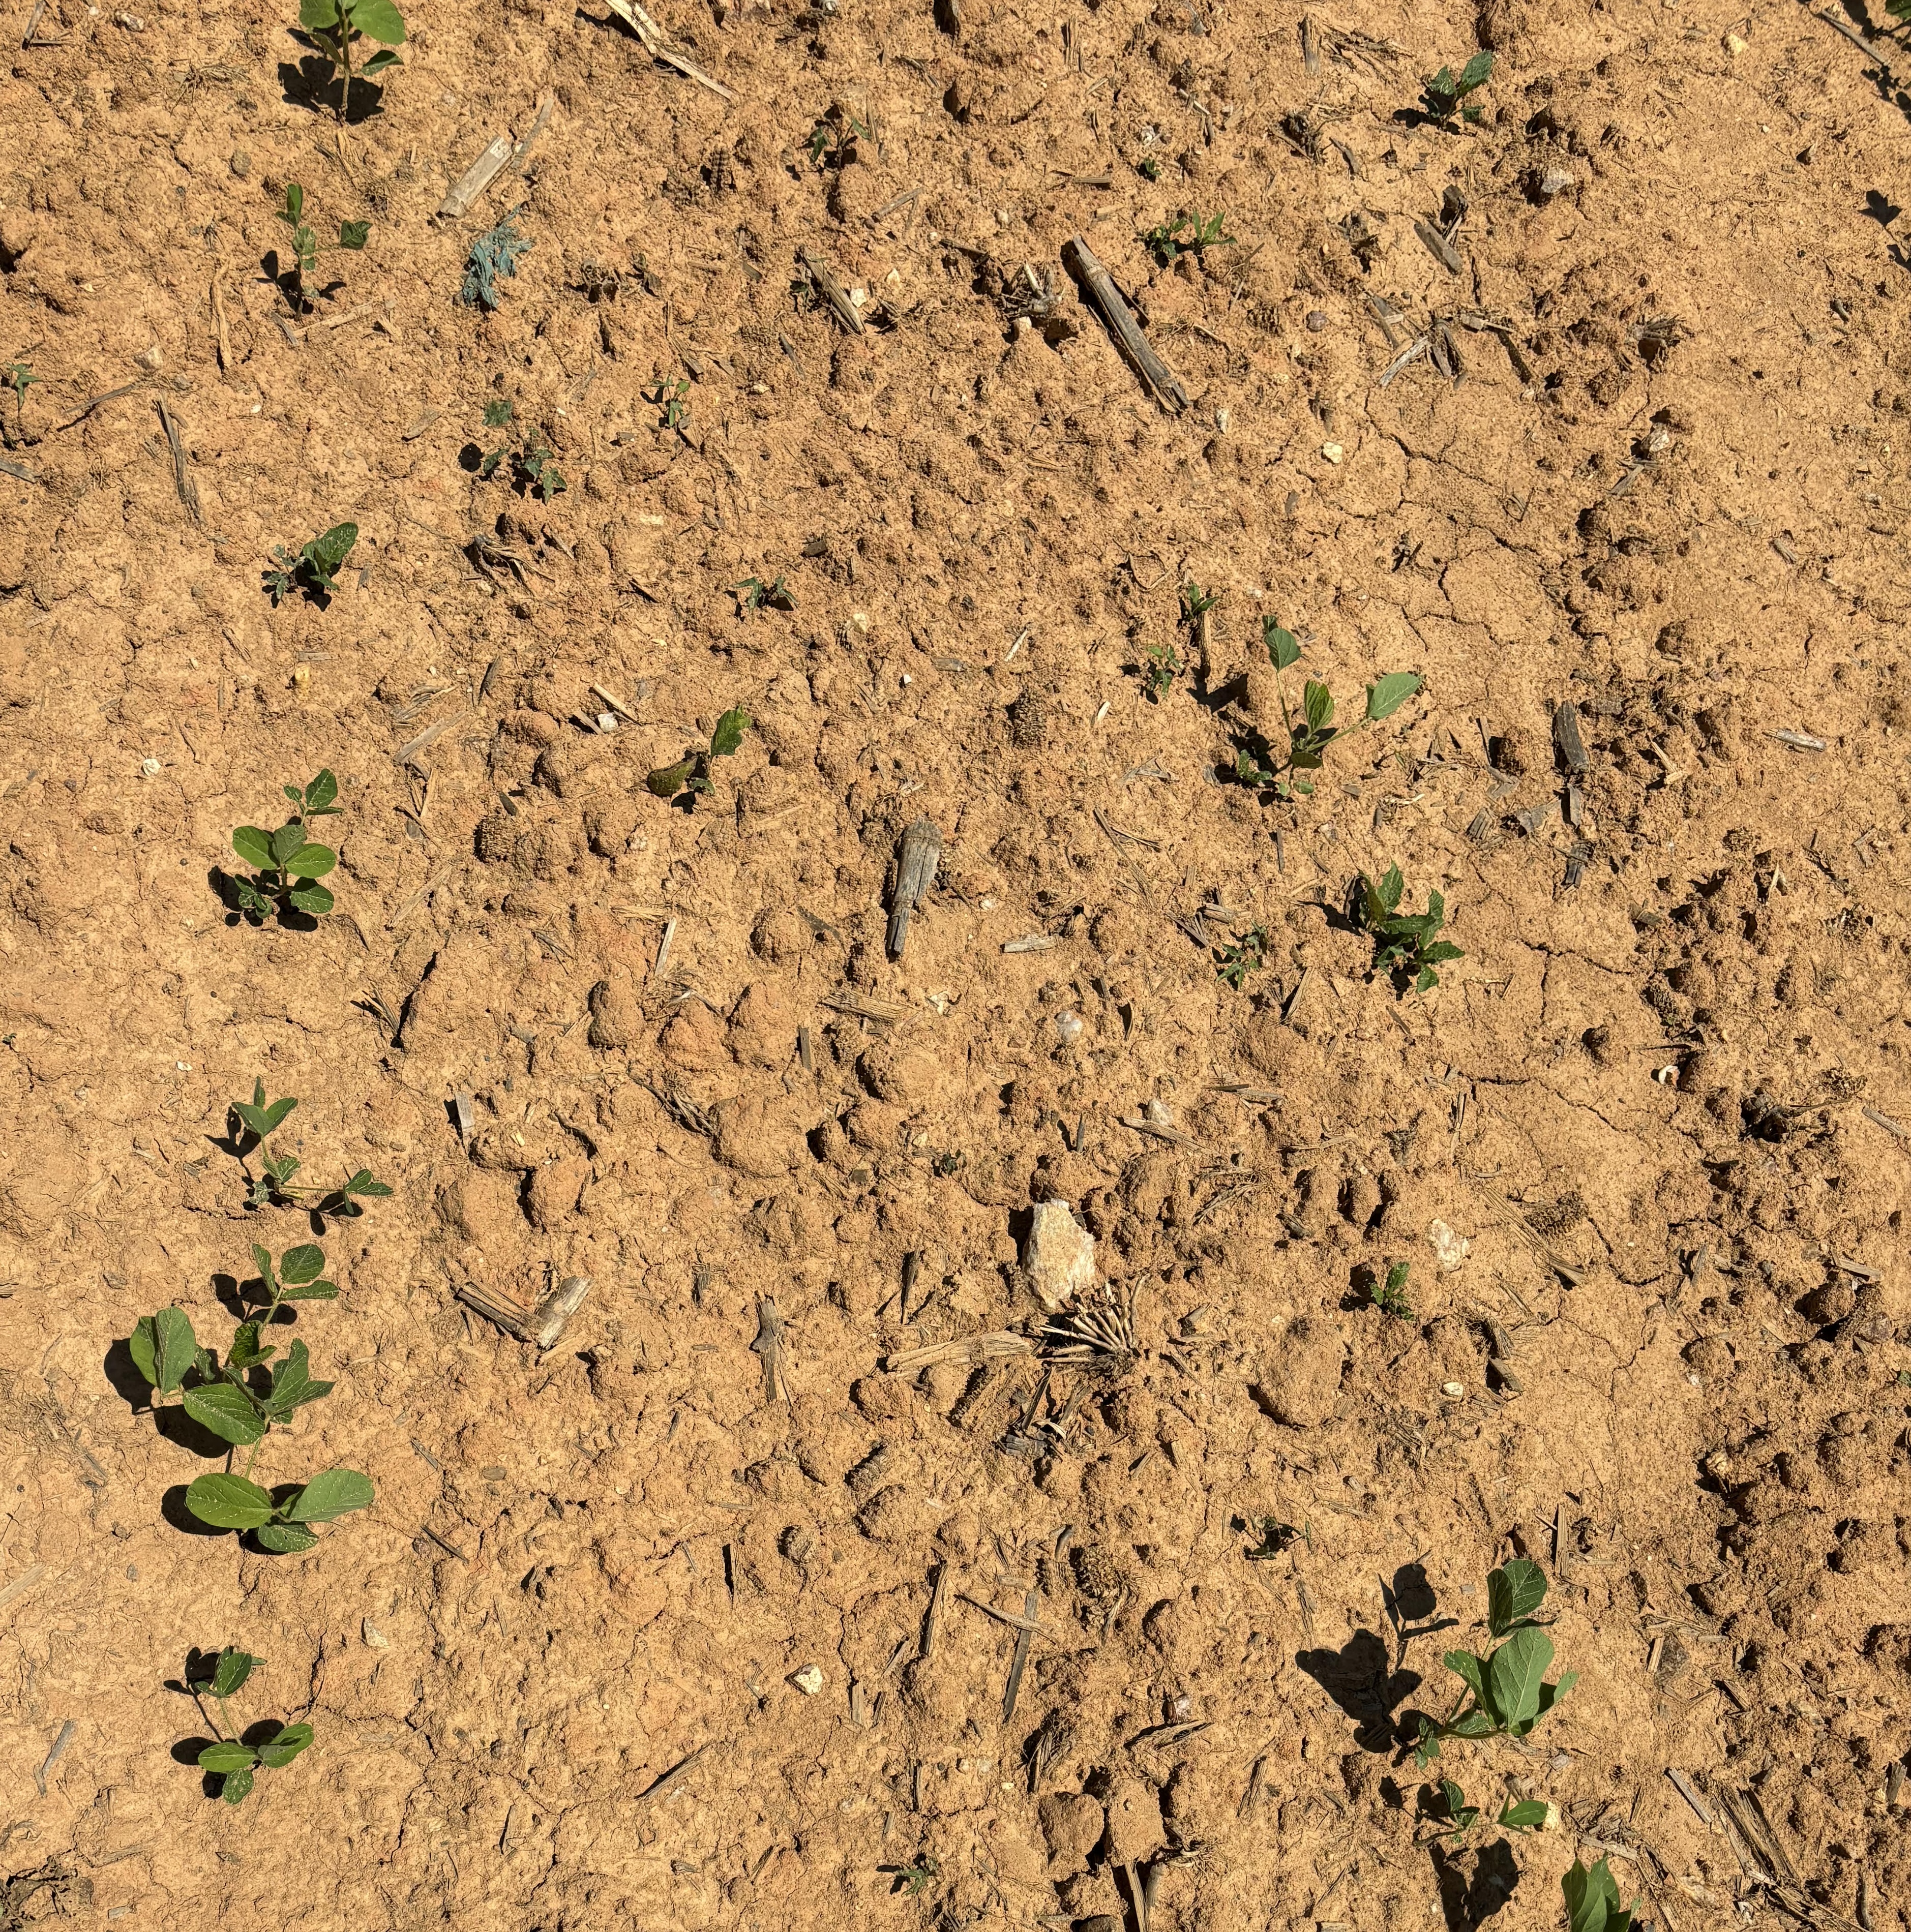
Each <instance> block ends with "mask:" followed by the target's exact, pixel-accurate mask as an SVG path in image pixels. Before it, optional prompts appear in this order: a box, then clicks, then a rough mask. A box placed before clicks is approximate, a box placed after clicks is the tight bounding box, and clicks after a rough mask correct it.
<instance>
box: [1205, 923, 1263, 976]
mask: <svg viewBox="0 0 1911 1932" xmlns="http://www.w3.org/2000/svg"><path fill="white" fill-rule="evenodd" d="M1214 958H1215V962H1216V964H1215V968H1214V972H1215V977H1217V979H1219V980H1220V981H1221V982H1222V983H1223V985H1226V986H1232V987H1233V988H1234V989H1235V992H1240V991H1241V988H1242V987H1243V986H1244V985H1245V984H1246V983H1247V976H1248V974H1250V973H1258V972H1259V971H1260V970H1261V969H1262V967H1264V966H1265V965H1267V963H1268V929H1267V928H1266V927H1265V926H1250V928H1249V929H1248V930H1247V932H1245V933H1244V934H1243V935H1241V938H1239V939H1238V941H1235V944H1233V945H1232V946H1217V947H1216V948H1215V949H1214Z"/></svg>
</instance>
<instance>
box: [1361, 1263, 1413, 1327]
mask: <svg viewBox="0 0 1911 1932" xmlns="http://www.w3.org/2000/svg"><path fill="white" fill-rule="evenodd" d="M1408 1271H1409V1264H1408V1263H1407V1262H1392V1263H1391V1264H1389V1265H1388V1270H1387V1274H1386V1276H1385V1279H1384V1280H1373V1281H1370V1282H1369V1283H1367V1300H1368V1301H1369V1302H1370V1303H1371V1304H1373V1307H1376V1308H1377V1309H1379V1310H1380V1312H1381V1313H1382V1314H1383V1315H1391V1316H1393V1318H1394V1320H1395V1321H1396V1322H1411V1321H1412V1319H1414V1315H1413V1304H1412V1303H1411V1302H1410V1301H1408V1299H1407V1274H1408Z"/></svg>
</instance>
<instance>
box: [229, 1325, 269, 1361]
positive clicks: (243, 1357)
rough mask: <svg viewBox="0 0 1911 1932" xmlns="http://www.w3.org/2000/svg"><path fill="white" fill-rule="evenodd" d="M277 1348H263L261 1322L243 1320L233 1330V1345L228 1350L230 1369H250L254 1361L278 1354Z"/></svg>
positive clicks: (265, 1359)
mask: <svg viewBox="0 0 1911 1932" xmlns="http://www.w3.org/2000/svg"><path fill="white" fill-rule="evenodd" d="M277 1354H278V1350H277V1349H261V1348H260V1346H259V1325H258V1323H257V1322H241V1323H240V1324H239V1326H238V1327H237V1328H235V1329H234V1330H233V1346H231V1347H230V1348H229V1349H227V1350H226V1367H227V1368H228V1369H249V1368H251V1366H252V1365H253V1364H254V1362H263V1361H267V1360H269V1358H271V1357H272V1356H274V1355H277Z"/></svg>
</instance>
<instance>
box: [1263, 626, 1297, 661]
mask: <svg viewBox="0 0 1911 1932" xmlns="http://www.w3.org/2000/svg"><path fill="white" fill-rule="evenodd" d="M1261 641H1262V643H1264V644H1265V645H1266V646H1267V647H1268V657H1269V658H1270V659H1271V660H1272V661H1273V664H1274V668H1275V670H1286V669H1287V667H1289V665H1290V664H1298V663H1299V662H1300V661H1301V646H1300V643H1299V641H1298V639H1297V638H1296V637H1295V634H1294V633H1293V632H1292V631H1285V630H1283V629H1282V628H1281V627H1280V625H1278V624H1277V623H1276V622H1274V619H1273V618H1271V617H1263V618H1262V620H1261Z"/></svg>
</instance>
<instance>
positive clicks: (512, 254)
mask: <svg viewBox="0 0 1911 1932" xmlns="http://www.w3.org/2000/svg"><path fill="white" fill-rule="evenodd" d="M515 214H517V209H515V208H513V209H512V210H511V214H507V215H506V216H505V217H504V219H503V220H502V221H500V222H499V223H498V225H497V226H496V227H495V228H491V229H487V230H486V231H485V232H484V233H483V234H482V235H481V236H478V239H477V240H476V241H475V242H472V245H471V254H470V256H469V259H468V260H466V264H465V270H464V287H463V288H462V289H460V290H459V291H458V300H459V301H460V302H462V303H463V305H465V307H466V308H481V309H483V310H484V311H485V312H486V313H487V314H489V313H490V311H492V310H493V309H495V308H496V307H497V305H498V302H499V294H498V278H499V276H500V275H516V274H517V258H518V257H519V256H520V255H527V254H529V253H530V251H531V245H530V243H529V242H527V241H526V240H525V239H524V238H523V236H521V235H520V234H519V233H518V232H517V229H514V227H512V226H511V220H512V217H513V216H514V215H515Z"/></svg>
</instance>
